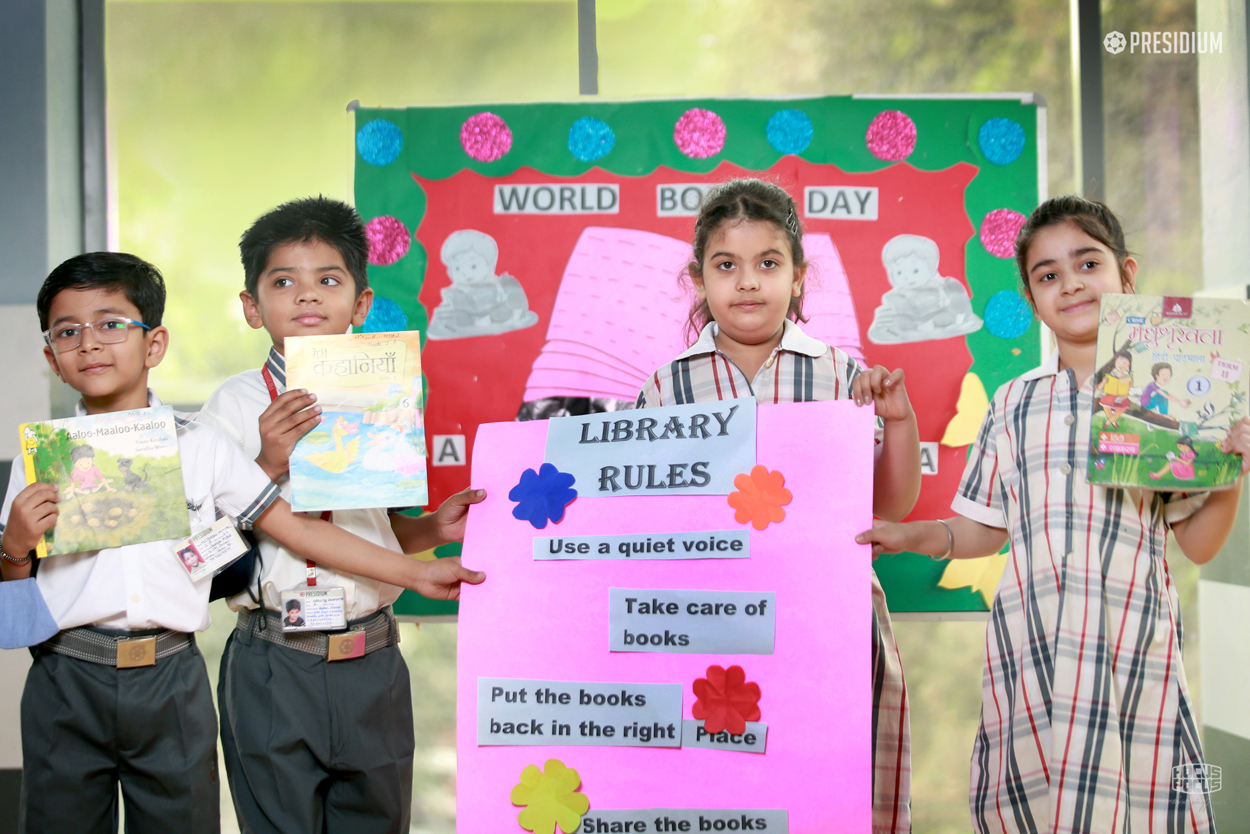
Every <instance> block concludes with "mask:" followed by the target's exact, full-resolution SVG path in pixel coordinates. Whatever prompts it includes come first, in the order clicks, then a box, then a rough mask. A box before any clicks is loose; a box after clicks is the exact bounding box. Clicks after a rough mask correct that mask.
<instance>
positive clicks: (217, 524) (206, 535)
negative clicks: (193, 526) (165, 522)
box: [173, 517, 248, 582]
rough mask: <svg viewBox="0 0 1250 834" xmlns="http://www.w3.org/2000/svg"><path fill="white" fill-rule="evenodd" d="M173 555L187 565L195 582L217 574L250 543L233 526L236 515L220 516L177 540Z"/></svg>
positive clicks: (246, 549)
mask: <svg viewBox="0 0 1250 834" xmlns="http://www.w3.org/2000/svg"><path fill="white" fill-rule="evenodd" d="M173 551H174V555H175V556H177V557H178V561H179V562H181V563H182V566H183V567H184V568H186V569H187V573H188V574H189V575H190V576H191V581H192V582H198V581H200V580H201V579H203V578H204V577H206V576H216V575H217V574H219V573H221V572H222V571H223V570H225V569H226V568H228V567H230V564H231V563H232V562H233V561H234V560H235V559H238V558H239V557H240V556H242V555H243V554H244V553H247V551H248V544H247V542H245V541H244V540H243V537H242V536H240V535H239V531H238V530H236V529H235V527H234V519H232V518H229V517H226V518H219V519H217V520H216V521H214V522H213V523H212V524H211V525H209V526H208V527H205V528H204V529H203V530H201V531H199V532H198V533H192V534H191V535H190V536H189V537H187V538H185V539H181V540H180V541H178V542H177V543H175V544H174V547H173Z"/></svg>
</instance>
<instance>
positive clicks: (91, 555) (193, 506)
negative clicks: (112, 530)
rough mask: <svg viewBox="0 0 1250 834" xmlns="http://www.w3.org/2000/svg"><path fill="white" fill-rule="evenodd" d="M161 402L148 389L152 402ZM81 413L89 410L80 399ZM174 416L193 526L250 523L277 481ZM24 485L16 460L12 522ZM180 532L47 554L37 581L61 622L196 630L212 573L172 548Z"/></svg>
mask: <svg viewBox="0 0 1250 834" xmlns="http://www.w3.org/2000/svg"><path fill="white" fill-rule="evenodd" d="M160 404H161V401H160V400H159V399H157V397H156V395H155V394H153V393H152V392H151V391H148V405H149V406H158V405H160ZM77 412H78V414H79V415H80V416H81V415H83V414H86V411H84V410H83V407H82V403H81V402H80V403H79V404H78V409H77ZM175 416H176V420H175V422H176V425H177V432H178V456H179V458H180V460H181V464H182V483H183V487H184V489H185V491H186V499H187V515H188V517H189V519H190V522H191V532H193V533H194V532H197V531H199V530H202V529H204V528H205V527H208V526H209V525H211V524H212V523H213V522H214V521H216V520H217V519H218V518H220V517H222V516H223V515H228V516H231V517H233V518H234V519H236V520H237V521H238V522H239V524H240V525H242V526H250V525H251V524H252V522H254V521H255V520H256V519H257V518H259V517H260V516H261V515H262V514H263V513H264V512H265V510H266V509H268V508H269V505H270V504H272V503H273V502H274V500H276V499H277V497H278V487H277V486H276V485H275V484H274V483H273V481H271V480H269V476H267V475H266V474H265V472H264V470H263V469H261V468H260V467H259V466H257V465H256V462H255V461H252V460H248V459H247V458H246V457H244V455H243V453H242V452H240V451H239V450H238V448H236V447H235V446H234V445H233V444H232V443H230V442H229V441H227V440H226V439H225V438H224V437H222V436H221V435H220V434H218V433H217V432H215V431H213V430H212V429H210V428H208V427H206V426H197V425H195V424H194V423H190V422H188V421H187V420H186V419H185V418H184V417H183V416H181V415H175ZM25 488H26V470H25V467H24V466H23V465H22V461H21V460H16V461H14V462H13V468H12V470H11V471H10V473H9V490H8V493H7V494H6V495H5V499H4V505H3V507H2V508H0V524H7V523H8V520H9V509H10V507H12V505H13V499H14V498H16V497H17V494H18V493H19V492H21V491H22V490H23V489H25ZM176 541H177V540H176V539H165V540H163V541H156V542H144V543H143V544H131V545H126V546H125V547H111V548H106V549H105V550H89V551H85V552H83V553H67V554H63V555H60V556H48V557H47V558H45V559H42V560H40V562H39V571H38V573H37V574H36V578H35V581H36V582H38V584H39V592H40V593H41V594H43V598H44V601H45V602H47V604H48V610H49V611H51V612H52V617H53V619H55V620H56V624H57V626H58V627H59V628H61V629H67V628H76V627H78V626H84V625H94V626H100V627H102V628H115V629H122V630H128V631H135V630H139V629H148V628H168V629H172V630H173V631H182V632H192V631H203V630H204V629H206V628H208V625H209V621H210V620H209V614H208V592H209V589H210V587H211V586H212V580H211V579H210V578H209V577H204V578H202V579H200V580H199V581H198V582H192V581H191V577H190V575H189V574H188V573H187V569H186V568H185V567H184V566H183V564H182V562H181V561H180V560H179V559H178V556H177V555H176V554H175V552H174V544H175V542H176Z"/></svg>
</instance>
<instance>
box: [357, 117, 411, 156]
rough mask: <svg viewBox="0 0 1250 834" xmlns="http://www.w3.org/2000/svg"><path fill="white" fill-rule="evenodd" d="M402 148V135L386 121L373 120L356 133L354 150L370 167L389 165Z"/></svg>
mask: <svg viewBox="0 0 1250 834" xmlns="http://www.w3.org/2000/svg"><path fill="white" fill-rule="evenodd" d="M403 147H404V134H402V133H400V131H399V127H398V126H396V124H395V123H394V122H388V121H387V120H386V119H374V120H373V121H371V122H369V123H368V124H366V125H365V126H364V127H362V128H361V129H360V130H358V131H356V150H357V151H358V152H359V153H360V156H361V158H362V159H364V161H365V162H368V163H369V164H370V165H390V164H391V163H392V162H394V161H395V160H396V159H397V158H398V157H399V152H400V150H402V149H403Z"/></svg>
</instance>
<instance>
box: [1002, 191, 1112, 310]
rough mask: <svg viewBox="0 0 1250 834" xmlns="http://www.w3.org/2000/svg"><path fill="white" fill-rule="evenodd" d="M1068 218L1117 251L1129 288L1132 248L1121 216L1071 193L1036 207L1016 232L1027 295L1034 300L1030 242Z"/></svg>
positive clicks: (1018, 266) (1020, 265)
mask: <svg viewBox="0 0 1250 834" xmlns="http://www.w3.org/2000/svg"><path fill="white" fill-rule="evenodd" d="M1065 222H1071V223H1072V224H1073V225H1075V226H1076V227H1077V228H1078V229H1080V230H1081V231H1082V232H1084V233H1085V234H1087V235H1089V236H1090V237H1092V238H1093V239H1094V240H1096V241H1098V242H1099V243H1101V244H1102V245H1103V246H1106V247H1107V248H1108V249H1110V250H1111V254H1113V255H1115V264H1116V269H1117V270H1118V271H1119V273H1120V284H1121V288H1122V289H1125V287H1124V286H1123V285H1124V282H1125V278H1127V277H1128V276H1127V275H1126V274H1125V272H1124V261H1125V260H1127V259H1128V256H1129V251H1128V248H1127V247H1126V246H1125V245H1124V227H1123V226H1121V225H1120V218H1118V217H1116V216H1115V212H1113V211H1112V210H1111V209H1109V208H1107V206H1106V205H1105V204H1103V203H1100V202H1098V201H1097V200H1086V199H1085V198H1084V197H1077V196H1075V195H1072V194H1068V195H1066V196H1063V197H1055V198H1053V199H1050V200H1047V201H1046V202H1044V203H1042V204H1041V205H1040V206H1038V207H1037V208H1035V209H1033V213H1032V214H1030V215H1029V219H1028V220H1027V221H1025V224H1024V225H1023V226H1021V227H1020V232H1019V234H1017V235H1016V268H1017V269H1019V270H1020V280H1021V282H1023V284H1024V296H1025V298H1027V299H1028V300H1029V303H1030V304H1032V303H1033V290H1032V288H1031V287H1030V286H1029V265H1028V263H1027V261H1028V257H1029V246H1030V245H1031V244H1032V243H1033V238H1035V237H1037V233H1038V232H1040V231H1041V230H1042V229H1045V228H1046V227H1048V226H1057V225H1059V224H1060V223H1065ZM1129 292H1132V290H1129Z"/></svg>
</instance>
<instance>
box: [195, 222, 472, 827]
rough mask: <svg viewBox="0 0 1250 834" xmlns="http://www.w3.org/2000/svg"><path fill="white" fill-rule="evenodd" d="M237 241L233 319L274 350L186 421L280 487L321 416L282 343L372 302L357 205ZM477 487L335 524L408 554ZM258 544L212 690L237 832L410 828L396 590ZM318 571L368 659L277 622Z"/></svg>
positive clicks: (362, 312) (432, 538) (361, 311)
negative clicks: (360, 635) (289, 384)
mask: <svg viewBox="0 0 1250 834" xmlns="http://www.w3.org/2000/svg"><path fill="white" fill-rule="evenodd" d="M239 249H240V251H241V254H242V259H243V267H244V273H245V287H246V289H245V290H244V291H243V292H242V293H240V298H241V300H242V302H243V313H244V316H245V318H246V319H247V322H248V324H250V325H251V326H252V327H254V328H257V329H259V328H262V327H263V328H264V329H265V330H266V331H268V333H269V336H270V338H271V339H272V341H273V347H272V348H271V349H270V351H269V356H268V358H267V359H266V361H265V364H264V366H263V367H261V368H259V369H257V370H252V371H245V372H243V373H241V374H238V375H236V376H234V377H231V378H230V379H228V380H226V381H225V382H224V383H223V384H222V385H221V387H220V388H218V389H217V391H216V392H215V393H214V394H213V395H212V396H211V397H210V398H209V400H208V402H207V403H205V405H204V408H203V410H201V411H200V413H199V416H198V417H197V419H198V420H201V421H203V422H205V423H208V424H209V425H212V426H215V427H217V428H218V429H220V430H221V431H222V432H224V433H226V434H228V435H229V436H230V437H232V438H233V439H234V440H235V442H236V443H238V444H239V446H240V447H241V448H242V449H243V452H244V454H246V455H247V457H249V458H254V459H255V460H256V462H257V463H258V464H260V466H261V467H262V468H263V469H264V470H265V471H266V472H267V473H269V475H270V477H272V478H273V479H274V480H275V481H276V482H277V483H278V484H280V485H281V487H282V491H283V494H284V495H289V494H290V493H289V490H290V486H289V481H288V479H287V472H288V466H289V458H290V454H291V450H292V448H293V447H294V445H295V441H296V440H298V439H299V438H300V437H301V436H302V435H303V434H304V433H306V432H307V431H309V430H310V429H311V428H313V427H314V426H316V425H317V424H318V423H319V422H320V419H321V416H320V408H319V407H318V406H316V405H315V402H314V400H315V397H314V396H313V395H311V394H309V393H308V392H306V391H303V390H294V391H288V390H287V389H286V363H285V358H284V343H285V339H286V337H288V336H319V335H330V334H341V333H346V332H347V330H348V329H349V326H351V325H356V326H359V325H361V324H363V323H364V320H365V317H366V316H367V315H368V313H369V306H370V304H371V303H372V300H373V293H372V290H370V289H369V287H368V278H367V276H366V264H367V256H368V251H369V246H368V242H367V239H366V237H365V229H364V224H363V223H362V222H361V219H360V216H359V215H358V214H357V213H356V211H355V209H353V208H351V207H350V206H348V205H346V204H344V203H341V202H338V201H336V200H328V199H325V198H320V197H319V198H315V199H306V200H298V201H294V202H290V203H285V204H283V205H281V206H279V207H278V208H276V209H274V210H273V211H271V212H269V213H268V214H266V215H265V216H263V217H261V218H260V219H259V220H257V221H256V222H255V223H254V224H253V225H252V227H251V228H250V229H248V230H247V232H246V233H244V235H243V238H242V240H241V241H240V243H239ZM485 495H486V493H485V492H484V491H483V490H465V491H464V492H461V493H458V494H457V495H454V496H452V497H451V498H449V499H447V501H445V502H444V503H443V505H442V506H441V507H439V509H438V510H437V511H436V512H434V513H431V514H428V515H423V516H421V517H419V518H413V517H409V516H405V515H400V514H397V513H389V512H388V511H387V510H386V509H373V510H344V511H335V512H333V513H332V514H331V520H332V521H333V523H334V524H335V525H336V526H338V527H342V528H343V529H345V530H350V531H351V532H353V533H355V534H356V535H358V536H360V537H361V538H364V539H367V540H369V541H371V542H374V543H376V544H379V545H381V546H382V547H386V548H389V549H390V550H392V551H394V552H396V553H419V552H421V551H425V550H429V549H431V548H433V547H436V546H437V545H440V544H443V543H447V542H452V541H459V540H460V539H461V538H463V535H464V520H465V516H466V513H467V510H468V506H469V504H472V503H477V502H478V501H481V500H482V499H483V498H484V497H485ZM258 539H259V544H260V558H259V560H258V567H257V568H256V571H255V575H254V576H253V581H252V588H251V589H250V590H249V592H247V593H241V594H239V595H237V596H235V597H234V598H232V599H231V600H230V601H229V602H230V607H231V608H233V609H235V610H237V611H238V612H239V622H238V628H237V630H236V631H235V633H234V634H233V635H232V637H231V639H230V642H229V643H228V644H227V646H226V650H225V654H224V655H223V657H222V669H221V675H220V680H219V684H218V692H217V695H218V704H219V706H220V708H221V714H222V722H221V739H222V749H223V750H224V751H225V757H226V773H227V776H228V777H229V779H230V789H231V792H232V795H233V797H234V803H235V811H236V813H237V814H238V817H239V825H240V827H241V828H242V829H243V830H245V831H253V832H296V831H323V832H329V833H330V834H334V832H340V831H341V832H351V834H365V833H366V832H375V831H376V832H407V831H408V827H409V819H410V816H411V805H412V757H413V748H414V745H415V742H414V738H413V726H412V696H411V689H410V684H409V678H408V668H407V666H406V665H405V664H404V660H403V656H402V655H401V654H400V651H399V648H398V646H396V645H395V644H396V643H397V642H398V632H397V630H396V626H395V619H394V616H393V615H392V614H391V610H390V605H391V603H392V602H394V601H395V599H396V598H397V597H398V596H399V593H400V590H401V589H400V588H398V587H396V586H395V585H394V583H388V582H378V581H374V580H371V579H368V578H366V577H364V576H361V575H359V573H360V572H359V571H353V570H350V569H349V570H339V569H336V568H335V567H334V566H331V565H327V564H325V563H322V562H320V561H318V563H317V565H316V567H315V568H310V567H309V566H308V562H307V560H306V557H307V556H308V555H309V554H307V553H305V552H304V551H302V550H299V549H298V548H297V549H294V552H292V550H291V549H288V548H286V547H284V546H282V545H281V544H280V543H279V542H277V541H274V540H273V539H272V538H270V537H268V536H265V535H263V533H262V534H261V535H260V536H258ZM438 561H442V560H438ZM436 563H437V562H435V563H431V564H436ZM313 570H315V571H316V582H317V586H318V587H321V586H323V585H328V586H336V587H340V588H342V589H343V591H344V597H345V604H346V612H345V613H346V619H347V624H348V628H349V629H357V628H363V629H365V630H366V631H367V632H368V633H370V634H374V633H376V635H377V639H376V640H375V639H370V640H369V641H368V642H367V643H366V645H365V647H364V651H365V654H364V655H363V656H360V657H356V658H354V659H351V660H348V661H347V662H342V663H328V662H327V659H326V649H325V648H324V647H325V646H326V645H327V644H329V645H334V642H333V641H334V635H335V634H336V632H328V633H322V632H313V633H311V634H310V633H309V632H302V633H300V634H290V633H288V634H284V633H283V631H282V629H281V625H280V620H281V619H282V616H281V614H280V613H279V612H282V611H284V608H283V605H282V601H281V594H282V592H283V591H284V590H288V589H290V588H292V587H293V586H296V585H299V584H301V583H303V582H304V580H305V577H306V576H307V574H308V573H309V572H310V571H313ZM338 634H341V632H338Z"/></svg>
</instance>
